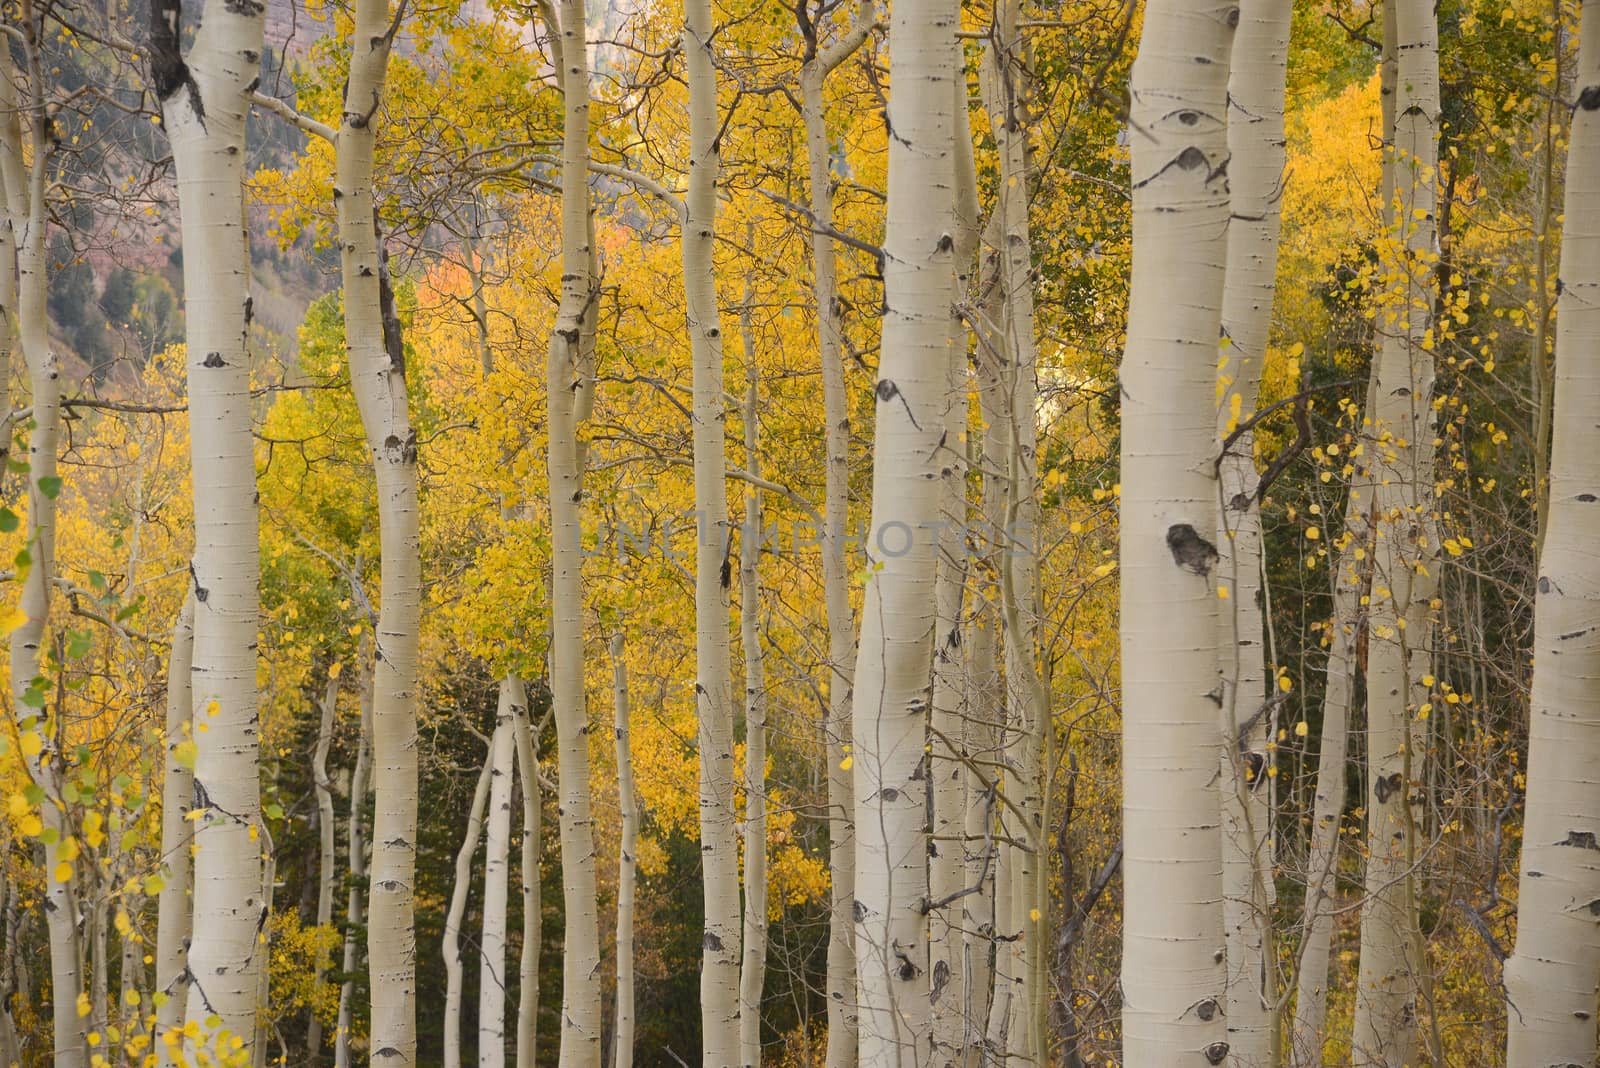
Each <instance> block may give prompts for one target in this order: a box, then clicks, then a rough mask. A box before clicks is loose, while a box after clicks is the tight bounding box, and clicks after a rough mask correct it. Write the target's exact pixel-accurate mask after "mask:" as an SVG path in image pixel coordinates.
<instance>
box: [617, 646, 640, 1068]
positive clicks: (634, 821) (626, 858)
mask: <svg viewBox="0 0 1600 1068" xmlns="http://www.w3.org/2000/svg"><path fill="white" fill-rule="evenodd" d="M623 654H624V649H623V637H622V632H621V631H618V632H617V633H616V634H613V635H612V636H611V693H612V703H613V705H614V706H615V708H614V712H615V715H616V735H617V800H618V803H619V804H620V806H621V808H622V836H621V840H620V842H619V843H618V845H617V1007H616V1038H615V1039H614V1041H613V1046H614V1048H615V1050H616V1056H615V1057H614V1058H613V1061H612V1063H613V1068H633V1031H634V1019H633V892H634V879H635V876H636V872H637V868H638V844H639V797H638V795H637V794H636V793H635V792H634V788H633V744H632V741H631V735H630V734H629V730H628V715H629V707H628V665H627V661H626V660H624V659H623Z"/></svg>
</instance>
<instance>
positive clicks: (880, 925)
mask: <svg viewBox="0 0 1600 1068" xmlns="http://www.w3.org/2000/svg"><path fill="white" fill-rule="evenodd" d="M890 14H891V29H890V35H889V40H890V46H889V47H890V62H891V65H892V67H893V69H894V88H893V91H892V93H891V94H890V98H889V105H888V107H889V110H888V121H889V124H890V128H891V129H893V131H894V136H893V137H891V138H890V140H889V190H888V207H887V221H886V227H885V231H884V264H885V266H884V318H883V340H882V356H881V359H880V362H879V365H878V381H877V388H876V391H875V392H876V430H875V433H874V446H873V468H872V486H873V501H872V524H871V533H870V535H869V539H868V543H867V545H866V555H867V560H868V572H869V577H868V578H867V581H866V599H865V604H864V606H863V609H862V617H861V642H860V652H859V660H858V661H857V665H856V690H855V692H856V695H857V699H858V705H857V708H856V715H855V722H854V743H853V744H854V751H853V754H852V756H853V770H854V773H855V802H856V872H855V874H856V893H855V899H856V915H857V923H856V932H855V933H856V973H857V976H858V980H859V991H860V1032H859V1044H860V1054H859V1056H860V1062H861V1064H862V1065H863V1068H889V1066H896V1068H913V1066H921V1065H926V1064H928V1063H929V1062H930V1059H931V1056H932V1050H931V1042H932V1033H931V1026H930V1024H931V1020H930V1005H929V1001H928V995H929V989H930V987H929V975H928V972H927V952H928V947H927V939H928V917H927V912H926V899H927V895H928V830H927V809H926V806H927V783H926V779H927V762H926V760H925V748H926V745H927V738H928V728H927V716H928V712H929V706H930V704H931V698H932V694H931V692H930V691H931V674H932V670H933V649H934V641H933V638H934V622H935V616H936V606H935V585H936V583H935V574H936V561H937V548H936V541H937V539H936V537H935V536H934V528H935V525H936V522H937V520H938V518H939V504H940V496H941V485H940V483H941V479H940V477H939V472H940V469H941V466H942V461H941V444H942V440H941V439H942V438H943V432H944V415H945V410H946V405H947V393H948V390H949V385H950V376H949V373H948V367H949V354H950V336H951V332H952V330H953V328H954V327H953V324H952V322H951V319H952V316H953V315H954V311H955V309H954V303H955V275H956V266H955V260H956V253H955V235H956V232H957V219H956V211H955V208H956V205H955V189H954V186H955V173H954V169H953V157H954V150H953V144H952V137H953V136H954V132H955V122H954V118H953V115H952V112H953V110H954V103H955V93H954V92H953V91H952V82H953V81H954V80H955V79H956V78H957V77H959V76H960V71H961V65H960V63H959V61H958V60H959V53H958V48H957V42H956V36H955V33H956V30H957V29H958V28H959V26H958V12H957V5H956V4H955V3H954V0H932V2H929V3H927V4H923V5H920V6H919V7H916V8H913V7H910V6H908V5H901V6H898V7H896V8H895V9H894V10H893V11H891V13H890Z"/></svg>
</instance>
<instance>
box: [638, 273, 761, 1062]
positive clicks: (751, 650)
mask: <svg viewBox="0 0 1600 1068" xmlns="http://www.w3.org/2000/svg"><path fill="white" fill-rule="evenodd" d="M750 301H751V293H750V285H749V283H748V281H747V282H746V283H745V294H744V303H743V305H742V306H741V307H740V309H739V337H740V339H741V341H742V342H743V349H744V366H745V403H744V451H745V472H746V473H747V474H748V475H749V476H750V481H749V484H748V489H747V490H746V492H745V498H744V500H745V505H744V527H743V529H742V530H741V531H740V532H739V631H740V638H741V641H742V643H743V645H744V946H743V962H742V963H741V965H740V970H739V1063H740V1065H742V1066H743V1068H761V993H762V990H763V989H764V987H765V985H766V977H767V676H766V662H765V660H764V658H763V656H764V654H763V653H762V650H761V541H762V533H761V488H760V485H759V480H760V478H761V452H760V449H761V414H760V413H761V407H760V405H761V368H760V365H759V364H758V363H757V359H756V345H755V329H754V327H753V326H752V324H751V321H750ZM631 778H632V776H631V774H630V781H631Z"/></svg>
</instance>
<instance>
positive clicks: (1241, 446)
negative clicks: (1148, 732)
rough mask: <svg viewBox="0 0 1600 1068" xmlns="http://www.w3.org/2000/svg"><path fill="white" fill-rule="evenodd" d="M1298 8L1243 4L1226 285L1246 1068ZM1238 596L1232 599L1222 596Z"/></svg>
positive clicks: (1272, 1034) (1270, 1059) (1235, 980)
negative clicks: (1264, 473) (1270, 380)
mask: <svg viewBox="0 0 1600 1068" xmlns="http://www.w3.org/2000/svg"><path fill="white" fill-rule="evenodd" d="M1291 6H1292V5H1291V4H1290V3H1289V0H1244V2H1243V3H1242V4H1241V5H1240V8H1239V29H1238V32H1237V34H1236V37H1235V40H1234V46H1233V62H1232V64H1231V70H1230V74H1229V81H1228V99H1229V105H1230V106H1229V108H1228V152H1229V157H1230V158H1229V161H1228V180H1229V184H1230V186H1231V189H1232V197H1233V206H1232V216H1233V218H1232V220H1231V221H1230V222H1229V224H1228V259H1227V278H1226V281H1225V283H1224V286H1223V291H1222V337H1223V350H1222V356H1221V360H1220V362H1219V367H1220V370H1219V372H1218V376H1219V377H1218V382H1217V386H1218V389H1217V394H1218V396H1219V398H1220V400H1221V406H1220V408H1219V411H1218V422H1217V434H1218V437H1219V438H1220V440H1221V441H1222V442H1224V443H1227V442H1229V441H1230V439H1231V444H1230V445H1229V446H1228V448H1227V449H1226V450H1224V451H1223V453H1222V457H1221V461H1220V463H1219V465H1218V472H1217V473H1218V477H1219V479H1220V494H1219V501H1220V505H1221V508H1220V516H1221V522H1220V524H1219V527H1218V531H1217V553H1218V556H1219V559H1218V561H1217V575H1218V579H1217V582H1218V593H1219V603H1218V611H1217V618H1218V622H1219V624H1220V629H1219V630H1218V634H1217V637H1218V649H1217V652H1218V661H1219V665H1220V668H1221V672H1222V682H1223V697H1222V732H1223V738H1224V744H1223V753H1222V767H1221V775H1222V881H1223V895H1224V901H1225V903H1224V906H1223V914H1224V932H1225V935H1226V937H1227V953H1228V960H1227V966H1228V975H1227V983H1228V1010H1227V1018H1228V1045H1229V1056H1230V1060H1231V1062H1232V1063H1234V1064H1237V1065H1239V1066H1240V1068H1271V1066H1275V1065H1276V1064H1278V1062H1279V1057H1278V1026H1277V1006H1278V969H1277V954H1276V951H1275V949H1274V946H1273V939H1272V909H1273V903H1274V901H1275V898H1276V895H1275V893H1274V889H1273V874H1272V866H1273V865H1272V807H1271V805H1270V803H1269V802H1270V798H1271V793H1272V787H1271V782H1270V776H1269V775H1268V771H1269V768H1270V766H1271V764H1272V750H1270V749H1269V748H1268V744H1267V743H1268V741H1269V739H1270V738H1271V737H1272V731H1271V728H1272V727H1273V726H1274V725H1275V724H1276V722H1277V717H1276V716H1274V715H1273V714H1272V709H1273V708H1274V707H1275V706H1273V705H1271V704H1269V703H1268V700H1269V698H1268V693H1267V677H1266V676H1267V665H1266V645H1265V627H1264V624H1265V619H1264V614H1263V610H1262V609H1263V604H1262V601H1263V598H1264V595H1265V594H1264V591H1263V589H1262V585H1261V566H1262V561H1261V553H1262V546H1261V507H1260V501H1259V499H1258V498H1259V489H1260V479H1259V476H1258V474H1257V472H1256V463H1255V435H1254V434H1253V433H1251V432H1250V431H1245V432H1243V433H1239V434H1238V435H1237V437H1235V436H1234V435H1235V433H1236V431H1237V430H1238V427H1239V426H1240V424H1241V423H1242V422H1243V421H1244V420H1246V419H1248V418H1250V416H1251V415H1252V414H1254V412H1255V407H1256V394H1257V393H1258V392H1259V389H1260V385H1261V368H1262V363H1263V361H1264V360H1265V358H1266V349H1267V337H1268V333H1269V330H1270V327H1271V325H1272V303H1273V294H1274V292H1275V290H1276V277H1277V265H1278V229H1279V218H1280V212H1281V203H1282V195H1283V180H1284V165H1285V162H1286V160H1285V157H1286V152H1285V146H1284V132H1283V109H1284V80H1285V77H1286V75H1287V72H1288V60H1289V16H1290V11H1291ZM1224 588H1226V589H1227V590H1228V593H1229V596H1228V597H1227V598H1221V597H1220V593H1221V591H1222V589H1224Z"/></svg>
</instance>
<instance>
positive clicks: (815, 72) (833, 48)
mask: <svg viewBox="0 0 1600 1068" xmlns="http://www.w3.org/2000/svg"><path fill="white" fill-rule="evenodd" d="M875 18H876V15H875V12H874V6H873V0H859V2H858V4H857V8H856V17H855V19H854V21H853V22H852V23H851V25H850V28H849V29H848V30H847V31H846V32H845V33H844V34H843V35H842V36H840V37H839V38H838V39H837V40H836V41H834V42H833V43H832V44H830V45H828V46H827V47H826V48H822V47H821V46H820V43H819V41H818V40H817V27H816V25H815V24H814V23H813V22H811V21H810V19H809V17H807V18H806V19H802V20H800V30H801V33H802V35H803V36H804V37H805V47H806V52H805V60H804V62H803V63H802V64H801V68H800V108H801V118H802V121H803V122H804V124H805V131H806V163H807V178H808V181H809V184H810V199H811V265H812V266H811V272H812V288H813V290H814V291H815V296H816V303H817V358H818V362H819V365H820V368H821V372H822V407H823V422H824V424H825V425H824V427H823V451H824V453H825V455H826V464H825V467H824V471H823V479H824V482H823V516H824V519H823V530H822V537H821V543H822V592H823V602H824V606H825V607H824V613H825V615H826V616H827V626H828V676H827V683H828V686H827V712H826V719H825V720H824V722H823V729H822V735H823V746H824V750H825V752H826V754H827V761H828V873H829V876H830V886H829V894H830V898H829V906H830V907H829V912H828V961H827V975H826V979H825V988H826V993H827V1001H828V1046H827V1054H826V1057H827V1060H826V1066H827V1068H854V1066H855V1064H856V1025H857V1014H856V990H855V917H854V915H853V910H854V900H855V801H854V797H853V794H852V792H851V791H852V788H853V787H852V777H851V775H850V772H849V770H848V769H846V768H845V767H844V766H843V765H844V758H845V754H846V753H847V752H848V748H849V743H850V730H851V728H850V711H851V702H852V698H853V692H852V691H853V685H854V679H855V664H856V626H855V613H854V610H853V609H852V608H851V605H850V576H849V568H848V562H847V561H848V555H849V554H848V549H847V544H846V543H847V539H846V535H845V531H846V529H847V528H848V526H849V519H850V399H849V396H848V395H847V394H846V392H845V373H844V357H843V348H844V323H843V321H842V317H841V315H840V307H839V284H838V266H837V264H836V262H835V260H834V245H833V235H832V230H833V165H832V158H833V157H832V153H831V151H830V149H829V144H828V127H827V101H826V99H825V97H824V95H823V90H824V87H825V85H826V82H827V77H828V75H829V73H831V72H832V71H833V70H835V69H836V68H837V67H838V66H839V64H841V63H843V62H844V61H845V60H846V59H848V58H849V57H850V55H851V54H852V53H854V52H855V50H856V49H857V48H859V47H861V44H862V42H863V41H865V40H866V38H867V34H868V33H870V32H871V30H872V26H873V24H874V21H875Z"/></svg>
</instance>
